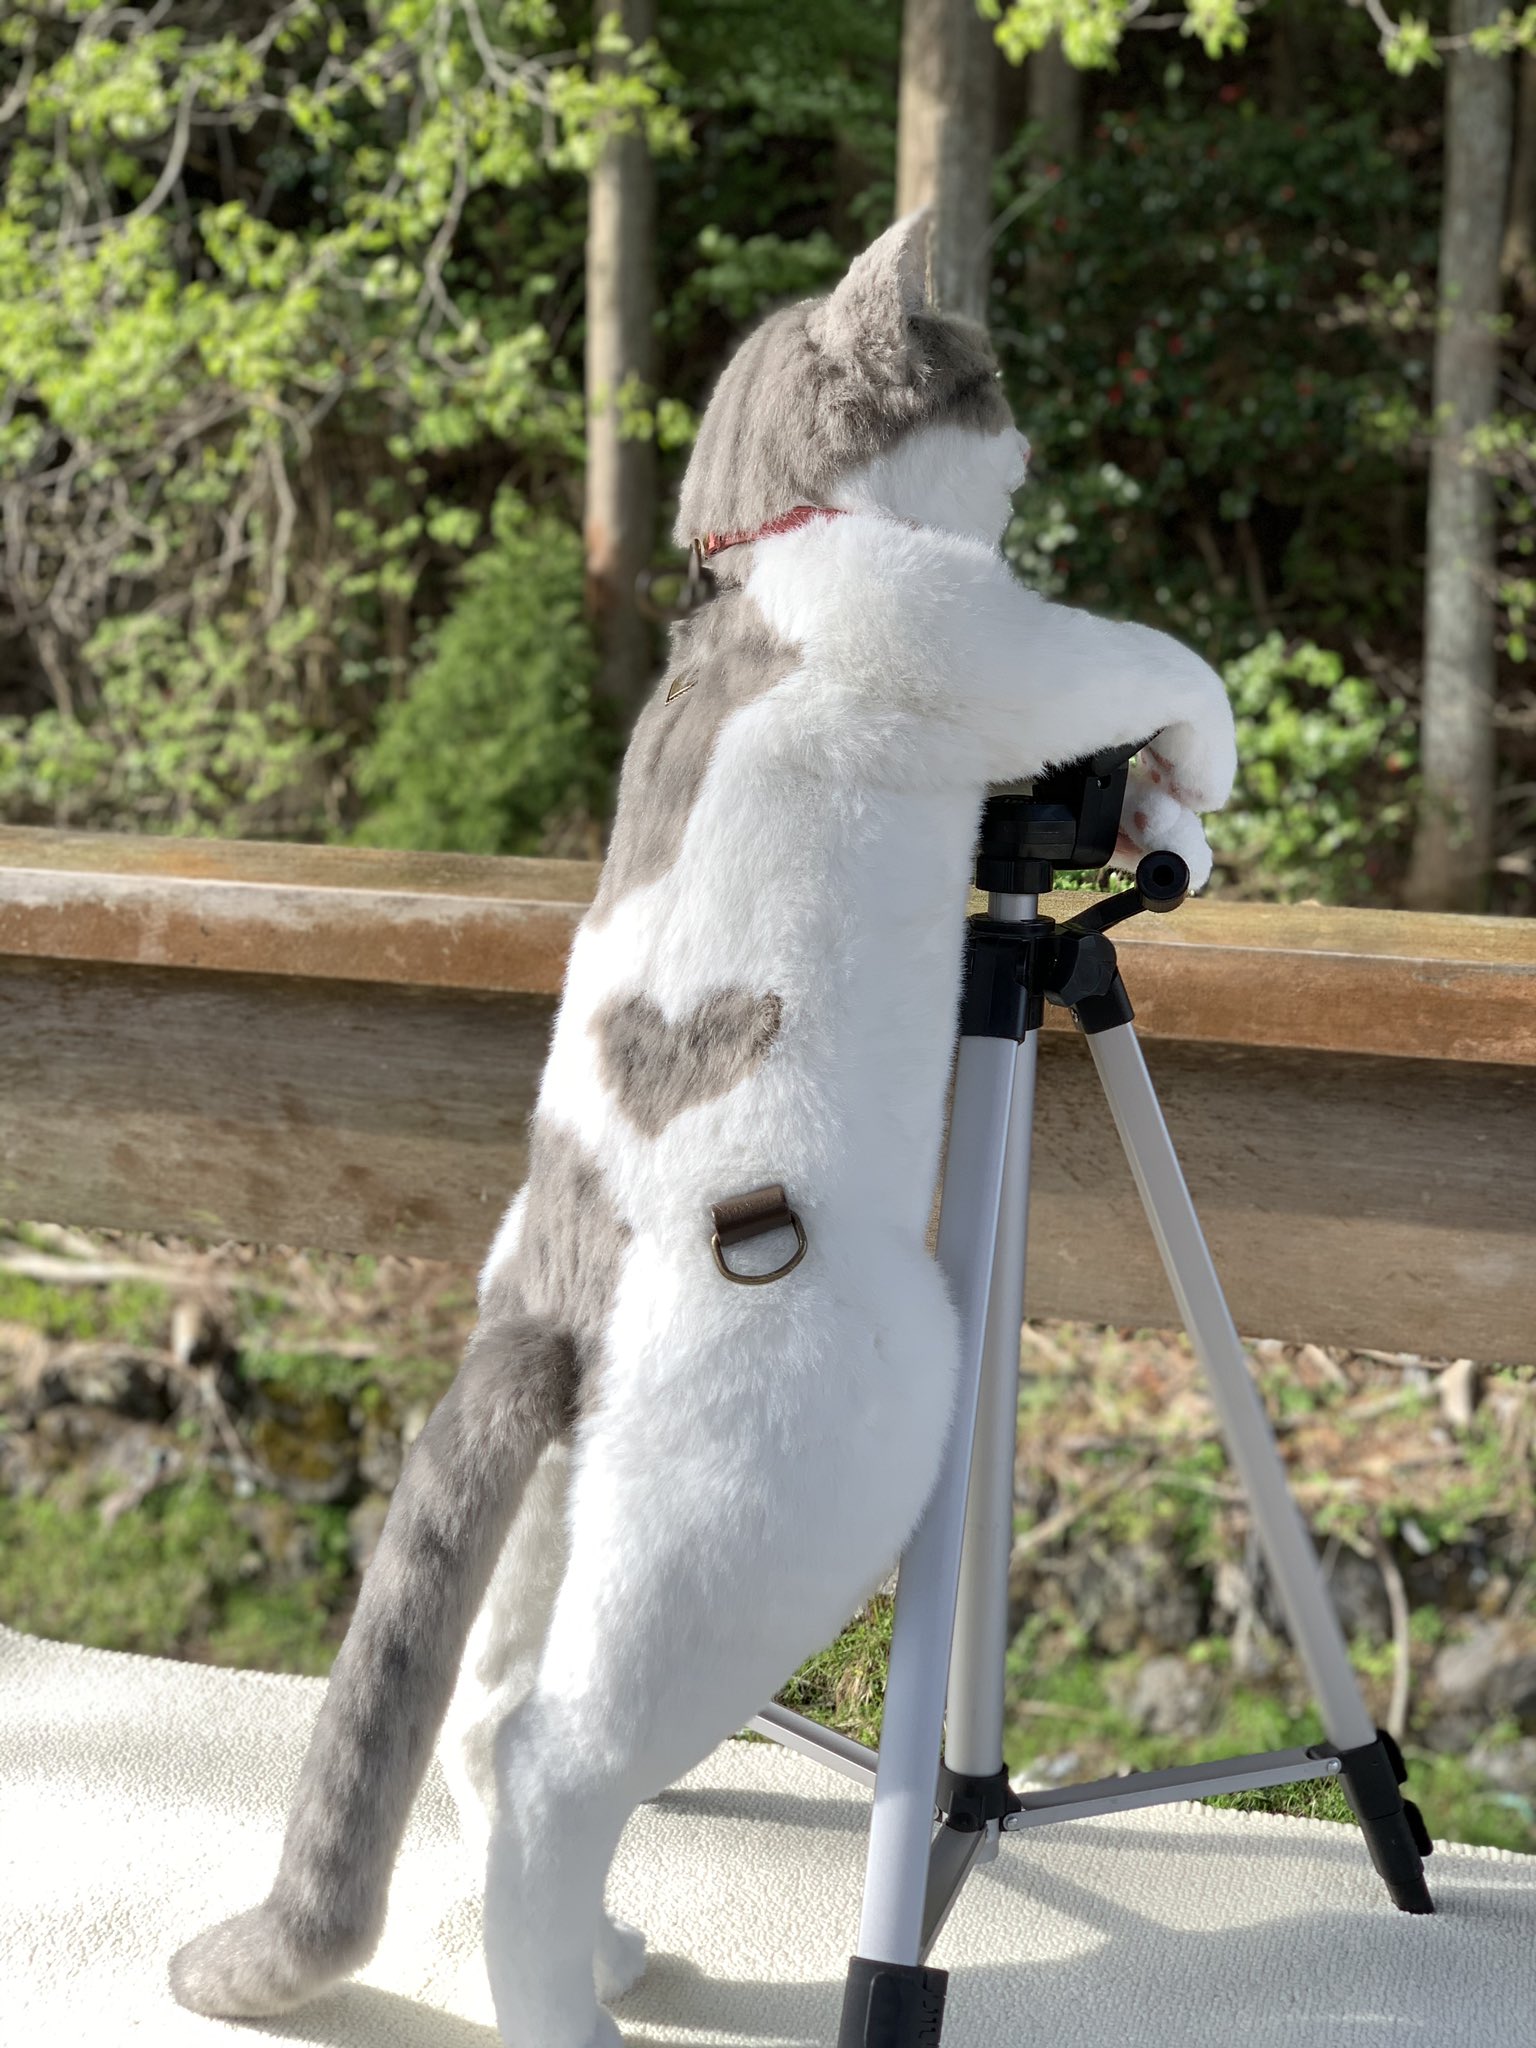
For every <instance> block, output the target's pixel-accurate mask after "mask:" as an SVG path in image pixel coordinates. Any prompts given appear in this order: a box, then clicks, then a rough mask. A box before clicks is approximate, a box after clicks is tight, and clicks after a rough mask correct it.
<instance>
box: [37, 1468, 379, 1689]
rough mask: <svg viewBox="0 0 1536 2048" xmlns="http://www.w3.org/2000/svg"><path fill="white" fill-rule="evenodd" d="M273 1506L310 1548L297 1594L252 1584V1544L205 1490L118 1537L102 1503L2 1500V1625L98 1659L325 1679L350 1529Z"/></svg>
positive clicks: (153, 1510)
mask: <svg viewBox="0 0 1536 2048" xmlns="http://www.w3.org/2000/svg"><path fill="white" fill-rule="evenodd" d="M268 1498H270V1499H271V1500H273V1501H276V1496H269V1497H268ZM261 1499H262V1496H260V1495H258V1496H257V1497H256V1500H257V1502H260V1500H261ZM277 1507H278V1509H279V1510H280V1511H281V1512H284V1513H291V1514H293V1515H294V1516H295V1517H296V1518H297V1519H298V1520H299V1521H300V1522H301V1523H304V1524H306V1525H307V1526H308V1530H309V1533H310V1538H311V1542H310V1554H311V1557H312V1558H313V1560H314V1562H313V1563H312V1566H311V1567H310V1568H309V1569H307V1570H306V1571H305V1573H304V1574H303V1575H302V1577H301V1578H299V1579H298V1580H296V1581H295V1582H294V1583H292V1584H288V1585H258V1584H257V1583H256V1575H257V1574H258V1573H259V1572H260V1571H261V1569H262V1561H261V1558H260V1555H259V1553H258V1551H257V1549H256V1545H255V1543H254V1540H253V1538H252V1537H251V1535H250V1534H249V1533H248V1532H247V1531H246V1530H245V1529H244V1528H242V1527H241V1526H240V1524H239V1523H238V1522H237V1521H236V1519H235V1517H234V1514H233V1512H232V1508H231V1504H230V1503H229V1502H228V1501H227V1500H225V1499H224V1498H223V1497H222V1496H221V1495H220V1494H219V1492H218V1490H217V1489H216V1488H215V1487H214V1485H213V1484H212V1483H211V1482H210V1481H208V1480H206V1479H196V1480H189V1481H186V1482H183V1483H181V1484H178V1485H172V1486H165V1487H162V1488H160V1489H159V1490H158V1491H157V1492H155V1493H153V1494H151V1495H150V1497H149V1498H148V1499H147V1500H146V1501H145V1502H144V1503H143V1504H142V1506H140V1507H139V1508H137V1509H135V1510H134V1511H133V1512H132V1513H129V1514H125V1515H122V1516H119V1517H118V1519H117V1520H116V1521H114V1522H112V1523H111V1524H110V1525H108V1524H106V1523H104V1522H103V1519H102V1516H101V1514H100V1512H99V1509H98V1507H97V1506H96V1505H95V1504H88V1505H84V1506H81V1507H75V1508H63V1507H60V1506H58V1505H57V1504H56V1503H55V1502H53V1501H50V1500H46V1499H43V1500H22V1499H10V1498H7V1497H5V1496H3V1495H0V1616H3V1617H4V1619H5V1621H6V1622H7V1623H8V1624H9V1626H10V1627H12V1628H16V1629H20V1630H22V1631H23V1632H24V1633H26V1634H29V1635H39V1636H48V1637H51V1638H53V1639H54V1640H55V1641H60V1642H70V1643H85V1644H88V1645H90V1646H92V1647H94V1648H97V1649H106V1650H134V1651H138V1652H140V1653H141V1654H143V1655H145V1656H157V1657H189V1656H190V1657H193V1658H195V1659H196V1660H197V1661H199V1662H206V1663H211V1664H233V1665H243V1666H248V1667H254V1668H258V1669H266V1670H271V1669H278V1670H284V1671H304V1672H312V1673H317V1672H324V1671H328V1670H329V1669H330V1665H331V1661H332V1659H333V1658H334V1656H335V1654H336V1648H337V1641H338V1636H337V1611H338V1609H339V1608H340V1606H341V1604H342V1602H343V1600H344V1598H345V1595H346V1591H347V1585H346V1579H347V1573H346V1518H345V1515H344V1514H342V1513H341V1511H339V1510H337V1509H327V1508H290V1507H289V1506H288V1504H287V1503H285V1502H281V1501H277Z"/></svg>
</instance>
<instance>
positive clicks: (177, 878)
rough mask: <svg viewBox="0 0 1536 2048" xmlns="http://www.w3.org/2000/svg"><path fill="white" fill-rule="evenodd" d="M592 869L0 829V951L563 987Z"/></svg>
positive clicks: (500, 986) (530, 989)
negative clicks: (571, 945) (567, 955)
mask: <svg viewBox="0 0 1536 2048" xmlns="http://www.w3.org/2000/svg"><path fill="white" fill-rule="evenodd" d="M597 872H598V871H597V866H596V864H595V863H593V862H590V861H553V860H510V859H508V860H492V859H488V858H484V857H481V856H477V855H474V854H422V853H394V852H383V851H378V850H374V849H370V848H362V847H330V846H318V847H317V846H276V845H259V844H252V843H244V842H237V841H230V840H192V839H175V840H166V839H160V840H153V839H132V838H126V837H123V838H119V837H117V836H116V835H114V834H109V833H65V832H37V831H30V830H25V829H22V828H19V827H12V828H11V829H9V830H6V829H3V828H0V955H5V954H12V955H16V956H19V957H22V958H27V959H34V960H50V959H51V960H77V961H81V962H85V961H111V962H115V963H117V964H119V965H123V966H141V967H180V968H191V969H197V970H205V971H206V970H212V969H216V970H219V971H221V972H224V973H240V974H277V975H291V976H295V977H298V978H300V979H307V978H311V977H316V976H318V977H329V978H331V979H334V980H351V981H364V982H373V983H384V984H389V985H393V986H397V987H419V988H456V989H480V990H495V991H506V992H511V993H520V994H525V995H555V994H557V993H558V992H559V989H560V984H561V980H562V978H563V976H564V973H565V961H566V954H567V952H568V951H569V948H570V942H571V935H572V934H573V933H574V931H575V929H576V926H577V924H578V923H579V922H580V920H581V917H582V915H583V914H584V912H585V911H586V909H587V906H588V904H589V903H590V902H591V900H592V892H593V890H594V889H595V887H596V885H597Z"/></svg>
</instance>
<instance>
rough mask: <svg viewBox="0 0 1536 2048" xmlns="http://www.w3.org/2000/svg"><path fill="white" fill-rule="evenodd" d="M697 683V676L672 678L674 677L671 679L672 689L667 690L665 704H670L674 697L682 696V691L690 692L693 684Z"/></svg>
mask: <svg viewBox="0 0 1536 2048" xmlns="http://www.w3.org/2000/svg"><path fill="white" fill-rule="evenodd" d="M697 681H698V677H697V676H690V675H680V676H674V677H673V678H672V687H671V688H670V689H669V690H668V692H667V699H666V701H667V702H668V703H669V704H670V703H671V702H672V699H673V698H674V697H681V696H682V694H683V692H684V690H691V689H692V688H693V686H694V684H695V683H696V682H697Z"/></svg>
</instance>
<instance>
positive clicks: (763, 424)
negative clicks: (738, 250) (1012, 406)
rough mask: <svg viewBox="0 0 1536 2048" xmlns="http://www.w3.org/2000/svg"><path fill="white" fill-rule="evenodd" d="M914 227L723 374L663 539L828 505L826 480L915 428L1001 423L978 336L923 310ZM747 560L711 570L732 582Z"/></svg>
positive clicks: (1003, 415)
mask: <svg viewBox="0 0 1536 2048" xmlns="http://www.w3.org/2000/svg"><path fill="white" fill-rule="evenodd" d="M925 242H926V223H925V222H924V220H923V219H922V217H921V216H914V217H912V218H911V219H909V220H906V221H899V222H898V223H897V225H896V226H895V227H894V228H891V229H890V230H888V232H887V233H886V234H884V235H882V236H881V237H880V239H879V240H878V241H877V242H875V243H873V244H872V245H871V246H870V248H868V249H866V250H865V252H864V254H863V255H862V256H861V257H859V258H858V259H857V261H856V262H855V263H854V264H853V265H852V266H851V268H850V269H849V272H848V275H847V276H846V277H845V278H844V279H843V281H842V283H841V284H840V285H839V286H838V287H837V289H836V291H834V292H833V293H832V295H831V296H830V298H826V299H807V300H804V301H803V302H802V303H801V304H799V305H797V306H787V307H785V308H784V309H783V310H782V311H780V312H778V313H774V314H771V315H770V316H769V318H768V319H767V320H765V321H764V322H763V324H762V325H761V326H760V327H759V328H758V329H757V330H756V332H755V333H753V334H750V335H749V336H748V337H747V339H746V340H745V341H744V342H743V343H742V345H741V347H740V348H739V349H738V350H737V351H736V354H735V355H734V356H733V357H732V358H731V361H730V362H729V363H728V364H727V366H726V369H725V372H724V374H723V375H722V377H721V379H720V382H719V384H718V385H717V386H716V387H715V393H714V396H713V397H712V398H711V399H710V402H709V405H708V408H707V409H706V411H705V414H704V418H703V420H702V422H701V423H700V427H699V438H698V440H697V442H696V443H695V445H694V450H693V455H692V457H691V459H690V461H689V464H688V471H687V474H686V476H685V477H684V479H683V489H682V496H681V498H680V500H679V505H678V519H677V526H676V529H675V532H676V537H677V539H678V541H679V543H680V544H681V545H684V546H686V545H687V543H688V542H689V541H690V540H692V539H693V537H694V536H695V535H700V534H706V533H726V532H750V531H751V530H752V529H753V528H754V527H757V526H761V525H762V524H763V523H764V521H765V520H768V519H771V518H773V517H775V516H776V515H777V514H778V513H781V512H787V511H788V510H789V509H790V507H791V506H793V505H828V504H833V503H835V502H836V496H837V487H838V484H839V482H840V480H841V479H842V478H843V477H845V476H847V475H849V474H850V473H851V472H852V471H853V470H856V469H860V468H862V467H863V466H864V465H865V464H866V463H868V462H870V461H872V460H873V459H874V458H875V457H876V456H877V455H881V454H884V453H885V452H886V451H887V450H888V449H890V448H892V447H894V446H895V444H896V443H897V442H898V441H900V440H902V439H903V438H904V437H905V436H906V435H908V434H911V433H916V432H918V431H920V430H921V429H922V428H924V427H933V426H962V427H972V428H974V429H976V431H978V432H979V433H984V434H996V433H1001V432H1002V431H1003V430H1004V429H1005V428H1007V427H1010V426H1011V425H1012V424H1013V415H1012V413H1011V411H1010V410H1009V406H1008V401H1007V399H1006V398H1005V397H1004V395H1003V392H1002V388H1001V386H1000V385H999V384H998V381H997V359H996V357H995V356H994V355H993V353H992V346H991V343H990V342H989V341H988V339H987V335H986V332H985V330H984V329H983V328H981V327H978V326H976V325H975V324H974V323H973V322H971V321H969V320H964V319H961V318H959V317H958V316H956V315H952V314H943V313H940V312H938V311H937V310H935V309H934V308H933V307H931V306H929V305H927V304H926V302H925V300H924V295H923V289H922V275H923V264H922V257H923V254H924V253H925ZM750 556H751V550H750V549H749V548H733V549H731V550H729V551H728V552H727V553H725V554H723V555H721V556H719V557H718V558H717V559H716V561H715V562H714V563H712V564H711V566H712V567H713V568H714V569H715V570H716V572H717V574H718V575H719V576H720V578H721V579H722V580H723V581H725V582H735V581H739V580H743V579H744V578H745V576H746V575H747V573H748V572H749V569H750Z"/></svg>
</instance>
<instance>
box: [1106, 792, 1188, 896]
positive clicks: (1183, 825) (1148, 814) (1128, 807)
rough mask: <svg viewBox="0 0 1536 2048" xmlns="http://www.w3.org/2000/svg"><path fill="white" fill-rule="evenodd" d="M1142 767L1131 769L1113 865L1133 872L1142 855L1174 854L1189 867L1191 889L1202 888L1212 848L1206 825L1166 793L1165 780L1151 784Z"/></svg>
mask: <svg viewBox="0 0 1536 2048" xmlns="http://www.w3.org/2000/svg"><path fill="white" fill-rule="evenodd" d="M1153 773H1155V771H1149V770H1147V769H1145V768H1141V767H1137V768H1133V769H1132V771H1131V775H1130V779H1129V781H1128V782H1127V783H1126V788H1125V804H1124V807H1123V809H1122V811H1121V814H1120V836H1119V839H1118V841H1117V843H1116V846H1115V851H1114V855H1113V858H1112V859H1111V861H1110V863H1109V864H1110V866H1111V867H1112V868H1117V869H1118V870H1119V871H1120V873H1121V874H1126V875H1133V874H1135V872H1136V867H1137V863H1138V862H1139V861H1140V860H1141V858H1142V856H1143V855H1144V854H1148V853H1176V854H1178V856H1179V858H1180V859H1181V860H1182V861H1183V862H1184V863H1185V865H1186V866H1187V867H1188V869H1189V885H1190V887H1191V889H1203V888H1204V887H1205V885H1206V883H1207V882H1208V881H1209V880H1210V877H1211V849H1210V847H1209V845H1208V844H1207V842H1206V837H1205V828H1204V826H1203V825H1202V824H1201V823H1200V820H1199V819H1198V818H1197V817H1196V816H1195V814H1194V812H1193V811H1192V810H1188V809H1186V808H1185V806H1184V805H1183V804H1181V803H1180V802H1179V800H1178V798H1177V797H1175V796H1171V795H1170V794H1169V793H1168V789H1167V785H1166V782H1160V783H1157V784H1154V783H1153V781H1152V774H1153Z"/></svg>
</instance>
